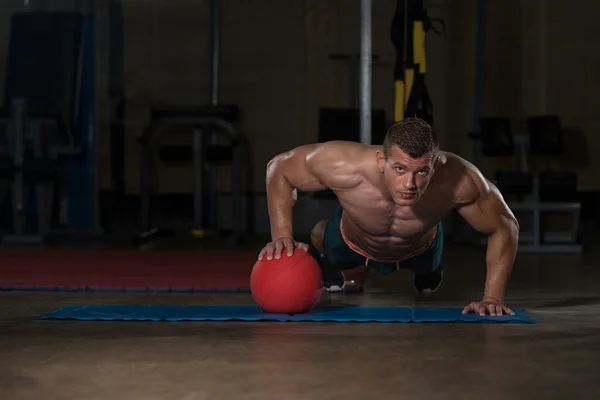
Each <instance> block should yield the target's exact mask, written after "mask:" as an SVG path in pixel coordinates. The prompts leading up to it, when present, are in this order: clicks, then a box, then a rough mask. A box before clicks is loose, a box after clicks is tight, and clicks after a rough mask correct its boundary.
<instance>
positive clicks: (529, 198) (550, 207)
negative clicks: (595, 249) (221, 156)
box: [469, 115, 582, 253]
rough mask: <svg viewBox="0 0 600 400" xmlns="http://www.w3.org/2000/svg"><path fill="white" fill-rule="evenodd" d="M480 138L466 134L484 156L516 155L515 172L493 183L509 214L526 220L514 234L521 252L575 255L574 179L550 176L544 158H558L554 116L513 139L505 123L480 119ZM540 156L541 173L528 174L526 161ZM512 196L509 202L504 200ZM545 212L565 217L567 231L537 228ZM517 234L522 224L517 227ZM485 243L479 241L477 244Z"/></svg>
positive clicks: (535, 119)
mask: <svg viewBox="0 0 600 400" xmlns="http://www.w3.org/2000/svg"><path fill="white" fill-rule="evenodd" d="M479 128H480V129H479V131H480V133H478V134H470V135H469V136H470V137H471V138H472V139H475V140H476V141H477V142H479V143H480V146H481V147H480V150H481V153H482V154H483V156H484V157H490V158H500V157H502V158H506V157H513V156H514V154H515V153H518V163H519V168H518V169H517V170H498V171H496V173H495V176H494V179H493V181H494V184H495V185H496V186H497V187H498V189H499V190H500V192H501V193H502V194H503V196H505V198H507V203H508V206H509V208H510V209H511V210H512V211H513V212H515V213H526V214H529V215H530V216H531V220H532V223H531V228H530V230H529V231H527V230H522V231H521V233H520V235H519V252H522V253H580V252H582V245H581V243H579V227H580V224H579V219H580V212H581V204H580V203H579V202H578V201H577V174H576V173H575V172H572V171H553V170H551V169H550V166H549V164H550V163H549V161H550V157H553V156H556V155H559V154H562V152H563V147H564V146H563V142H562V141H563V138H562V128H561V123H560V118H559V117H558V116H555V115H544V116H532V117H529V118H527V133H526V134H522V135H513V133H512V129H511V123H510V120H509V119H508V118H502V117H500V118H481V119H480V127H479ZM533 157H542V158H544V160H545V161H546V168H545V169H544V170H543V171H541V172H539V173H535V172H532V170H531V166H530V160H531V158H533ZM510 197H513V198H515V200H513V201H510V200H509V198H510ZM549 213H567V214H571V216H572V220H571V229H569V230H566V231H562V232H551V231H548V230H546V229H543V223H542V216H543V215H544V214H549ZM521 229H523V224H521ZM485 243H487V241H483V242H482V244H485Z"/></svg>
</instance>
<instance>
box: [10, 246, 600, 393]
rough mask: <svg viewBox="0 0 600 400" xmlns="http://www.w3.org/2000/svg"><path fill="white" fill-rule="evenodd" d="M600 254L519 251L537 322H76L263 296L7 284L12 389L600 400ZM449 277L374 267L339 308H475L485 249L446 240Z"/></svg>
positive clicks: (515, 280)
mask: <svg viewBox="0 0 600 400" xmlns="http://www.w3.org/2000/svg"><path fill="white" fill-rule="evenodd" d="M599 256H600V250H599V249H592V250H591V251H590V252H589V253H587V254H585V255H546V256H532V255H520V256H519V257H518V261H517V264H516V267H515V270H514V273H513V276H512V279H511V283H510V287H509V290H508V294H507V305H508V306H510V307H515V308H526V309H528V310H529V311H530V312H531V314H532V315H533V316H534V317H535V318H536V319H537V320H538V321H539V324H537V325H484V324H376V323H368V324H360V323H354V324H344V323H337V324H336V323H277V322H275V323H273V322H262V323H249V322H202V323H200V322H198V323H195V322H183V323H166V322H160V323H150V322H76V321H42V320H37V319H36V316H37V315H39V314H40V313H44V312H48V311H51V310H53V309H56V308H58V307H61V306H64V305H68V304H73V303H128V304H135V303H137V304H140V303H145V304H158V303H161V304H165V303H169V304H220V305H231V304H252V299H251V297H250V295H248V294H118V293H113V294H108V293H49V292H37V293H33V292H29V293H26V292H0V399H2V400H21V399H36V400H38V399H43V400H54V399H56V400H70V399H90V400H91V399H103V400H104V399H110V400H121V399H123V400H138V399H140V400H152V399H161V400H162V399H165V400H167V399H169V400H170V399H177V400H200V399H261V400H262V399H277V400H284V399H311V400H317V399H378V400H383V399H394V400H396V399H486V400H491V399H531V398H536V399H597V398H599V396H600V379H599V378H600V257H599ZM444 263H445V265H446V279H445V281H444V284H443V287H442V288H441V289H440V291H439V292H438V293H436V294H435V295H434V296H432V297H430V298H419V297H417V296H415V294H414V293H413V291H412V287H411V282H410V276H409V275H408V274H405V273H399V274H397V275H396V276H393V277H390V278H386V279H382V278H381V277H376V276H375V277H370V278H369V283H368V287H367V290H366V293H364V294H338V295H330V296H325V297H324V299H323V302H325V303H329V304H341V305H343V304H369V305H417V306H425V305H428V306H430V305H435V306H461V307H462V306H465V305H466V304H467V303H469V302H470V301H473V300H478V299H479V297H480V296H481V292H482V288H483V282H484V276H485V258H484V253H483V252H482V251H481V250H477V249H473V248H469V247H452V246H448V247H447V249H446V251H445V255H444Z"/></svg>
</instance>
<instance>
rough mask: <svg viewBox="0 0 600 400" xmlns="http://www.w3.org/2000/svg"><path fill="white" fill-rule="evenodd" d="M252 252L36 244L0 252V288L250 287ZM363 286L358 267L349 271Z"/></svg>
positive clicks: (236, 289)
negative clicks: (42, 247) (73, 247)
mask: <svg viewBox="0 0 600 400" xmlns="http://www.w3.org/2000/svg"><path fill="white" fill-rule="evenodd" d="M257 255H258V253H256V252H232V251H222V252H218V251H209V252H204V251H203V252H190V251H162V250H160V251H141V250H38V251H27V252H24V251H7V250H4V251H2V252H0V290H24V291H38V290H44V291H45V290H51V291H111V292H249V291H250V275H251V272H252V267H253V265H254V263H255V262H256V257H257ZM346 278H347V279H348V280H353V281H355V282H356V284H355V285H353V286H350V287H348V292H357V291H361V290H362V288H363V287H364V272H363V270H362V269H356V270H352V271H349V273H348V274H347V275H346Z"/></svg>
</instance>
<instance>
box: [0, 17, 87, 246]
mask: <svg viewBox="0 0 600 400" xmlns="http://www.w3.org/2000/svg"><path fill="white" fill-rule="evenodd" d="M91 26H93V24H92V17H88V16H84V15H82V14H80V13H73V12H20V13H16V14H14V15H13V16H12V18H11V29H10V44H9V51H8V64H7V72H6V85H5V96H4V103H3V106H2V108H1V109H0V128H2V131H1V133H0V180H2V181H5V182H8V191H7V192H8V193H10V196H6V197H5V198H4V202H5V204H6V203H10V205H11V207H10V210H11V212H10V214H11V217H10V218H4V219H3V230H4V232H3V234H2V241H3V242H15V243H40V242H43V240H44V238H45V237H46V236H47V235H48V234H49V233H50V232H51V230H52V225H53V224H52V221H53V214H54V213H53V211H54V206H55V205H56V201H55V197H56V191H55V187H56V186H57V185H58V183H59V182H61V181H66V182H67V188H68V190H69V192H70V193H69V196H71V195H73V196H74V197H75V198H73V197H69V198H67V201H69V200H70V201H69V203H70V204H69V205H70V206H72V207H74V209H75V210H77V211H79V215H80V216H81V215H82V214H86V213H87V214H86V217H90V219H91V222H90V221H89V220H88V221H86V222H90V224H91V225H93V224H94V221H93V219H94V215H90V213H89V209H85V206H86V201H88V200H91V201H93V197H94V195H95V186H94V181H92V182H83V181H82V180H79V181H73V178H75V179H77V178H82V177H81V174H78V173H79V172H81V168H77V167H81V166H82V165H83V163H85V162H86V160H88V158H87V156H88V154H89V152H90V151H91V152H92V153H93V148H92V147H91V146H87V145H88V143H89V142H88V139H90V136H91V135H92V134H93V132H94V131H93V125H94V124H93V118H92V117H91V116H92V115H93V113H92V112H91V110H93V101H92V100H91V97H90V95H92V96H93V94H90V93H89V89H90V85H89V83H90V82H89V81H90V74H91V76H92V78H91V79H92V81H93V70H91V65H90V62H89V60H90V59H89V57H88V58H86V56H87V55H89V52H90V48H89V47H88V46H87V44H88V43H89V35H88V34H89V32H90V29H91V28H90V27H91ZM86 35H87V36H86ZM92 60H93V59H92ZM86 90H87V91H86ZM83 132H86V133H88V134H89V135H88V136H87V137H86V138H83ZM70 162H75V163H76V166H75V167H74V168H72V167H73V166H72V165H70V164H69V163H70ZM61 173H62V175H61ZM61 177H62V178H63V179H60V178H61ZM88 180H89V179H88ZM80 186H82V187H84V190H81V188H80ZM88 188H89V189H90V190H91V191H92V192H91V193H88V194H90V196H89V198H87V199H86V198H84V196H82V193H84V192H85V189H88ZM90 198H91V199H90ZM33 200H35V202H34V201H33ZM0 203H2V198H0ZM33 203H36V205H35V206H33V205H32V204H33ZM82 210H83V211H82ZM71 217H73V214H72V213H68V215H67V223H70V222H75V225H77V221H73V218H71ZM9 220H10V222H11V223H10V224H9V223H8V221H9ZM32 221H35V223H34V222H32ZM82 225H83V224H79V226H80V227H81V226H82ZM89 226H90V225H88V227H89Z"/></svg>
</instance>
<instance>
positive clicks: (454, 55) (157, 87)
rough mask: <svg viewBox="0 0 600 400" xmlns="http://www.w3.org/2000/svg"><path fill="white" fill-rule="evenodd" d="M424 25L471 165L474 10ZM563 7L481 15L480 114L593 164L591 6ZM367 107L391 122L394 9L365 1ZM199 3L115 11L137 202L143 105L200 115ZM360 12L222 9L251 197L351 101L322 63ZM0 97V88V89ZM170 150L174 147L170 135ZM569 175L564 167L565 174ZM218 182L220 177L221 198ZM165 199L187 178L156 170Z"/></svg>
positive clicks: (532, 3) (345, 5) (265, 1)
mask: <svg viewBox="0 0 600 400" xmlns="http://www.w3.org/2000/svg"><path fill="white" fill-rule="evenodd" d="M23 3H24V2H23V0H18V1H17V0H13V1H6V2H0V73H3V71H4V65H5V58H6V57H5V54H6V48H7V39H3V38H6V37H7V34H8V21H9V18H10V14H11V13H12V12H14V11H15V10H17V9H21V8H22V6H23ZM30 3H31V6H30V7H32V8H35V7H38V8H41V9H48V10H49V9H51V7H52V8H58V9H72V8H77V7H83V6H82V4H83V3H84V2H82V1H74V0H63V1H58V0H56V1H42V0H38V1H36V0H31V1H30ZM108 3H109V2H108V1H95V2H94V4H95V7H96V11H97V12H98V16H99V24H98V41H99V48H98V56H99V57H98V85H99V91H98V113H97V115H98V116H97V118H98V129H99V133H100V139H99V163H100V165H99V175H100V184H101V187H102V188H109V187H110V185H111V183H110V173H111V172H110V163H109V156H110V154H109V149H110V146H109V135H108V127H109V124H108V110H109V106H110V105H109V104H108V87H107V85H108V32H109V24H110V21H109V20H108ZM426 4H428V5H430V6H431V8H430V12H431V14H432V15H433V16H434V17H440V18H443V19H444V20H445V21H446V24H447V31H446V33H444V34H443V35H441V36H438V35H435V34H433V33H430V34H429V35H428V37H427V46H428V54H427V56H428V60H427V61H428V78H427V82H428V85H429V90H430V92H431V95H432V100H433V104H434V113H435V121H436V123H435V124H436V127H437V129H438V131H439V133H440V136H441V141H442V144H443V145H444V146H445V147H446V148H447V149H449V150H450V151H455V152H457V153H459V154H460V155H462V156H464V157H466V158H468V159H470V158H471V154H472V144H471V142H470V141H469V140H468V139H467V137H466V134H467V132H469V131H471V130H472V129H473V127H474V119H473V114H474V111H475V98H474V93H475V77H474V71H475V32H476V10H477V7H476V6H477V0H462V1H451V0H430V1H426ZM572 4H573V3H572V2H566V1H561V0H527V1H519V0H489V1H487V5H488V6H487V13H486V27H487V29H486V35H487V36H486V40H485V58H484V65H485V74H484V90H483V100H482V103H483V113H484V115H508V116H510V117H511V119H512V121H513V126H514V129H515V131H519V130H522V129H523V128H524V125H523V121H524V118H525V117H526V116H527V115H531V114H534V113H557V114H559V115H560V116H561V117H562V118H563V122H564V124H565V125H569V126H580V127H581V128H582V129H583V130H584V132H585V135H586V139H587V145H588V148H589V151H590V152H592V153H593V152H594V151H596V152H597V151H598V150H600V135H598V133H599V132H600V119H599V117H598V116H597V114H598V113H597V111H596V110H597V108H598V107H597V103H598V100H596V98H597V93H598V91H599V90H598V89H600V87H599V86H600V77H599V76H598V75H597V73H596V71H597V70H599V69H600V56H598V55H597V53H596V52H594V51H593V49H595V48H596V47H597V46H598V44H599V43H600V32H599V30H600V26H599V25H598V24H597V23H596V21H597V19H598V16H600V3H597V2H586V4H585V7H573V6H572ZM373 5H374V8H373V46H374V49H373V50H374V53H376V54H378V55H379V56H380V58H381V62H380V63H378V64H376V65H375V66H374V67H373V104H374V106H375V107H380V108H385V109H386V111H387V113H388V116H390V117H391V116H392V108H393V82H392V68H393V62H394V49H393V47H392V45H391V42H390V38H389V29H390V23H391V17H392V13H393V10H394V7H395V0H375V1H373ZM208 6H209V3H208V1H207V0H171V1H161V0H135V1H134V0H131V1H124V14H125V16H124V18H125V28H124V30H125V35H124V36H125V43H124V47H125V81H126V88H125V90H126V98H127V116H126V120H125V121H124V123H125V126H126V132H127V141H126V143H127V164H126V171H127V172H126V183H127V191H128V192H129V193H136V192H137V190H138V153H137V146H136V143H135V139H136V138H137V137H138V136H139V134H140V132H141V131H142V129H143V127H144V126H145V124H146V123H147V120H148V114H149V109H150V106H151V104H153V103H161V102H162V103H165V104H169V105H194V104H198V105H200V104H205V103H206V102H208V96H209V94H208V90H209V70H208V65H209V56H210V54H209V42H208V31H209V20H208V15H209V14H208V10H209V8H208ZM359 30H360V24H359V1H358V0H287V1H280V0H252V1H247V0H222V62H221V67H222V69H221V86H220V87H221V95H220V99H221V101H222V102H223V103H233V104H237V105H239V106H240V107H241V109H242V110H243V125H242V127H241V128H242V131H243V133H244V134H245V135H247V136H248V137H249V138H250V141H251V143H252V146H253V157H254V160H255V166H256V167H255V174H254V187H255V190H257V191H263V190H264V166H265V165H266V163H267V162H268V160H269V159H270V158H271V157H272V156H273V155H275V154H276V153H278V152H281V151H284V150H287V149H289V148H291V147H294V146H297V145H300V144H303V143H307V142H312V141H315V140H316V138H317V113H318V109H319V107H323V106H344V105H346V104H347V101H348V90H349V89H350V88H349V87H348V71H349V70H348V67H347V66H345V65H343V64H342V63H339V62H337V61H331V60H329V59H328V55H329V54H330V53H334V52H335V53H348V52H357V51H358V50H359ZM0 84H2V85H3V81H0ZM168 136H169V137H168V140H170V141H183V140H185V136H184V135H180V134H179V133H178V132H169V135H168ZM567 167H568V166H567ZM599 169H600V161H598V160H594V159H592V165H591V166H589V167H586V168H580V169H579V173H580V187H581V188H582V189H598V188H599V187H600V183H599V181H598V180H597V171H598V170H599ZM227 172H228V171H226V170H225V169H224V170H222V171H221V170H220V172H219V177H220V180H221V181H222V182H223V183H222V184H221V187H220V189H221V190H227V189H228V183H227V182H228V174H227ZM158 177H159V187H160V189H161V191H163V192H188V191H190V190H191V184H190V183H191V171H190V169H189V168H188V167H183V168H181V167H171V166H169V167H162V168H161V169H160V170H158Z"/></svg>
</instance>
